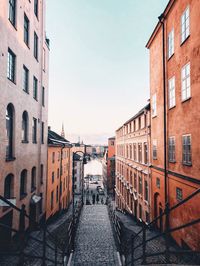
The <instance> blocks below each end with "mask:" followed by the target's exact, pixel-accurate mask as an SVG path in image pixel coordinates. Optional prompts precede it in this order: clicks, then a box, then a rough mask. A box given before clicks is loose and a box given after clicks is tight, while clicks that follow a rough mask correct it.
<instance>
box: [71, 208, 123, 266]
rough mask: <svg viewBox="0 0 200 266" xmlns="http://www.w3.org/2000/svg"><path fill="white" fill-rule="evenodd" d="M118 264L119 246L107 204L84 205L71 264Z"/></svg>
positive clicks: (86, 265) (82, 265)
mask: <svg viewBox="0 0 200 266" xmlns="http://www.w3.org/2000/svg"><path fill="white" fill-rule="evenodd" d="M106 265H107V266H117V265H120V264H119V261H118V254H117V248H116V245H115V240H114V236H113V231H112V227H111V223H110V220H109V216H108V209H107V206H106V205H102V204H95V205H84V207H83V210H82V214H81V217H80V222H79V225H78V229H77V233H76V239H75V251H74V254H73V257H72V261H71V264H70V266H106Z"/></svg>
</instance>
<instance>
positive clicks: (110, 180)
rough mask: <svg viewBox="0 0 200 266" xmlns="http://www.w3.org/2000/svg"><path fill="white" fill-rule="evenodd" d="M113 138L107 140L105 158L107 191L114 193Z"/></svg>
mask: <svg viewBox="0 0 200 266" xmlns="http://www.w3.org/2000/svg"><path fill="white" fill-rule="evenodd" d="M114 157H115V138H109V139H108V158H107V190H108V192H110V193H113V192H114V188H115V158H114Z"/></svg>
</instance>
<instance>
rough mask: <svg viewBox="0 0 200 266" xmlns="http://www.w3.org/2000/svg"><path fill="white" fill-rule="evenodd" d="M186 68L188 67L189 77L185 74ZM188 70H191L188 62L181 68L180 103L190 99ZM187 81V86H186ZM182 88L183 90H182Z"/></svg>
mask: <svg viewBox="0 0 200 266" xmlns="http://www.w3.org/2000/svg"><path fill="white" fill-rule="evenodd" d="M188 66H189V75H188V74H187V67H188ZM190 69H191V68H190V62H188V63H187V64H185V65H184V66H183V67H182V68H181V100H182V102H185V101H187V100H189V99H190V98H191V71H190ZM183 72H184V73H183ZM188 80H189V86H188ZM183 83H185V86H184V85H183ZM183 87H185V88H184V89H183ZM184 91H185V98H183V92H184ZM188 91H189V92H188Z"/></svg>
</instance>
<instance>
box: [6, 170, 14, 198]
mask: <svg viewBox="0 0 200 266" xmlns="http://www.w3.org/2000/svg"><path fill="white" fill-rule="evenodd" d="M13 197H14V176H13V175H12V174H9V175H7V176H6V178H5V181H4V198H6V199H12V198H13Z"/></svg>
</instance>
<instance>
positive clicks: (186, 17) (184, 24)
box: [181, 7, 190, 43]
mask: <svg viewBox="0 0 200 266" xmlns="http://www.w3.org/2000/svg"><path fill="white" fill-rule="evenodd" d="M189 35H190V9H189V7H187V8H186V10H185V11H184V12H183V15H182V16H181V43H183V42H184V41H185V40H186V39H187V37H188V36H189Z"/></svg>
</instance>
